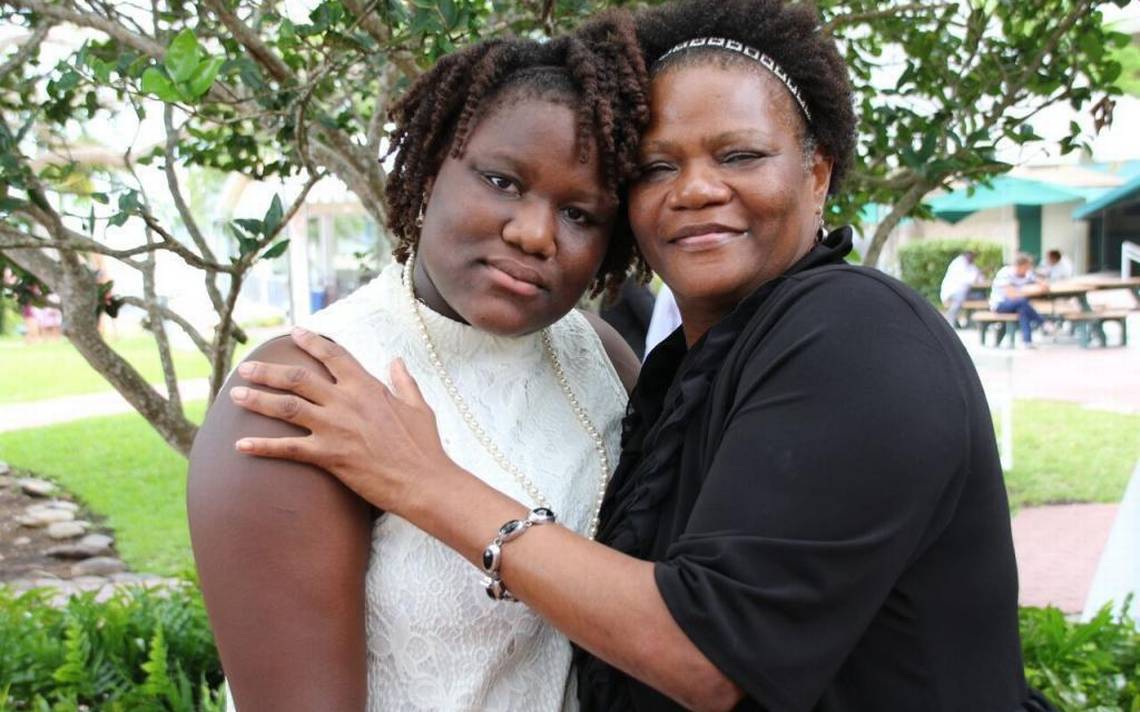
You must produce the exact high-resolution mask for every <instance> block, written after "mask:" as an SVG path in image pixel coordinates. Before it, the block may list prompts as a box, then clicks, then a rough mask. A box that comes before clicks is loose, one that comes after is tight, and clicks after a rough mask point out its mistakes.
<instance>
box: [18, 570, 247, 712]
mask: <svg viewBox="0 0 1140 712" xmlns="http://www.w3.org/2000/svg"><path fill="white" fill-rule="evenodd" d="M48 601H49V594H48V593H47V592H45V591H29V592H27V593H24V594H19V595H17V594H16V593H14V592H13V591H12V590H11V589H9V588H7V587H4V586H0V641H3V643H2V644H0V712H9V711H13V712H14V711H16V710H37V712H38V711H40V710H42V711H45V712H47V711H56V710H58V711H59V712H63V711H64V710H67V711H75V710H80V709H97V710H108V711H118V710H122V711H124V712H126V711H128V710H155V711H158V710H164V711H167V712H195V711H197V710H202V711H204V712H209V711H211V710H217V711H218V712H221V710H224V708H225V704H224V699H223V697H222V695H221V693H220V692H219V687H220V685H221V681H222V670H221V664H220V663H219V661H218V654H217V652H216V650H215V648H214V640H213V635H212V633H211V632H210V627H209V623H208V622H207V619H206V611H205V608H204V606H203V604H202V597H201V594H200V593H199V592H198V590H197V589H196V588H195V587H194V586H192V585H186V586H182V587H179V588H172V589H161V590H151V591H148V590H145V589H141V588H134V589H129V590H125V591H123V592H120V593H119V594H117V595H116V596H115V597H113V598H111V599H110V600H108V601H105V602H96V601H95V597H94V594H91V593H88V594H83V595H78V596H75V597H73V598H72V599H71V600H70V601H69V602H68V604H67V605H66V606H64V607H61V608H55V607H52V606H51V605H49V602H48Z"/></svg>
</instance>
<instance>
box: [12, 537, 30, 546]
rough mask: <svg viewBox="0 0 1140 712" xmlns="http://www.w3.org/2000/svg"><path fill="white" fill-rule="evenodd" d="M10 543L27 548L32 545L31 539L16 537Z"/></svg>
mask: <svg viewBox="0 0 1140 712" xmlns="http://www.w3.org/2000/svg"><path fill="white" fill-rule="evenodd" d="M12 543H13V544H14V545H16V546H27V545H28V544H31V543H32V539H31V537H26V536H18V537H16V538H15V539H13V540H12Z"/></svg>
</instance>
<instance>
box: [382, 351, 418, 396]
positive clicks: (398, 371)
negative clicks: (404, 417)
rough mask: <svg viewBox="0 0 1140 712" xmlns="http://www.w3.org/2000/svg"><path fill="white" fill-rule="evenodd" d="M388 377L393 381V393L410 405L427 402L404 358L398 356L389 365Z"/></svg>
mask: <svg viewBox="0 0 1140 712" xmlns="http://www.w3.org/2000/svg"><path fill="white" fill-rule="evenodd" d="M388 377H389V378H390V379H391V381H392V393H393V394H394V395H395V396H396V397H397V398H399V399H400V400H402V401H404V402H405V403H407V404H408V405H425V404H426V401H424V396H423V394H422V393H420V386H419V384H418V383H416V379H415V378H412V374H411V373H409V372H408V367H407V365H406V364H405V363H404V359H402V358H398V359H396V360H395V361H393V362H392V363H391V365H389V366H388Z"/></svg>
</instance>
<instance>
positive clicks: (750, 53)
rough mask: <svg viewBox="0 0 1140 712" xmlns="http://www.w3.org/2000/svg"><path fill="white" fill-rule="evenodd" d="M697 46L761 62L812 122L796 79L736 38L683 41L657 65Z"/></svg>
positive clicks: (768, 58) (659, 59)
mask: <svg viewBox="0 0 1140 712" xmlns="http://www.w3.org/2000/svg"><path fill="white" fill-rule="evenodd" d="M697 47H714V48H716V49H723V50H726V51H728V52H736V53H738V54H742V55H744V56H745V57H748V58H749V59H751V60H753V61H756V62H759V63H760V65H761V66H762V67H764V68H765V69H767V70H768V71H769V72H771V73H772V74H773V75H774V76H775V77H776V78H777V79H779V80H780V81H781V82H783V84H784V86H786V87H787V88H788V91H789V92H791V94H792V98H793V99H795V100H796V103H797V104H799V105H800V110H801V111H803V112H804V116H805V117H806V118H807V120H808V123H811V111H810V110H808V106H807V102H806V101H804V98H803V95H802V94H800V88H799V86H798V85H797V84H796V83H795V82H794V81H792V78H791V77H789V76H788V73H787V72H785V71H784V68H783V67H781V66H780V65H778V64H776V60H774V59H772V58H771V57H769V56H768V55H766V54H764V53H763V52H761V51H760V50H758V49H756V48H755V47H750V46H748V45H746V44H744V43H743V42H737V41H736V40H730V39H727V38H725V37H697V38H694V39H691V40H686V41H684V42H682V43H681V44H679V45H677V46H676V47H674V48H673V49H671V50H669V51H668V52H666V53H665V54H663V55H661V56H660V57H658V59H657V62H656V65H660V64H661V62H663V61H665V58H666V57H668V56H670V55H672V54H676V53H677V52H680V51H682V50H686V49H694V48H697Z"/></svg>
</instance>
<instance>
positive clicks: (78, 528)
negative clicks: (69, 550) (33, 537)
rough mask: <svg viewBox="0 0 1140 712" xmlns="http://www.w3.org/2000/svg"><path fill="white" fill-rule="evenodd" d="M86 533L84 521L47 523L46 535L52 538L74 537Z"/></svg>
mask: <svg viewBox="0 0 1140 712" xmlns="http://www.w3.org/2000/svg"><path fill="white" fill-rule="evenodd" d="M86 533H87V524H86V523H85V522H53V523H51V524H49V525H48V528H47V535H48V536H49V537H50V538H52V539H56V540H59V539H74V538H76V537H80V536H83V535H84V534H86Z"/></svg>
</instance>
